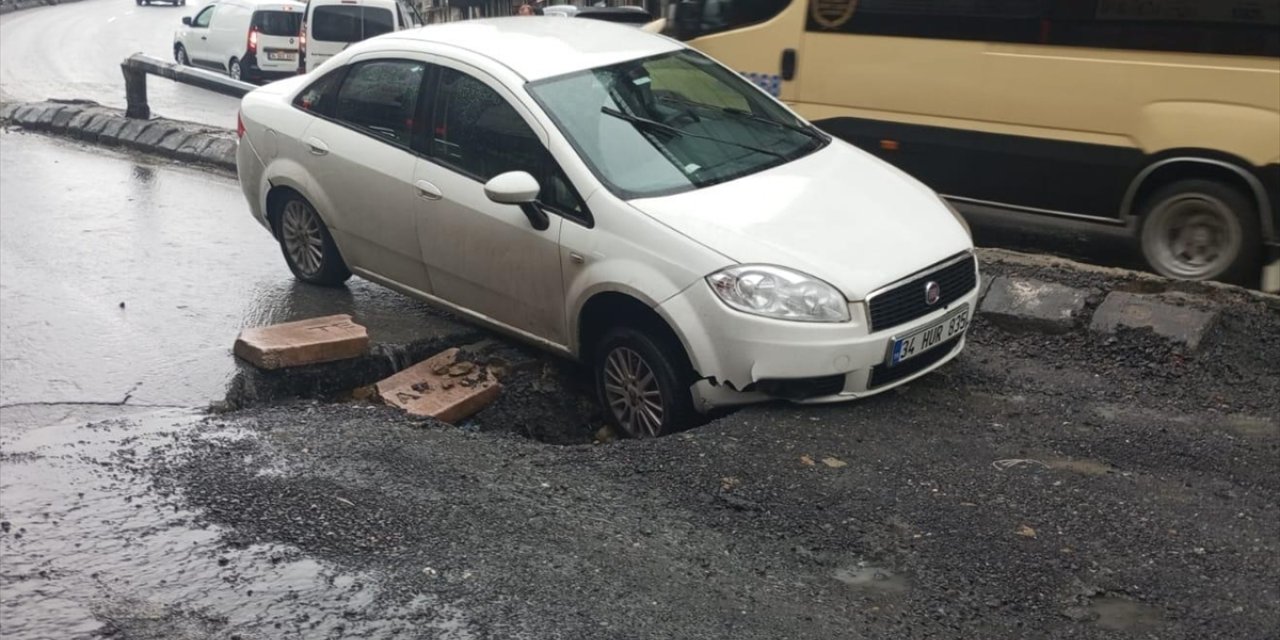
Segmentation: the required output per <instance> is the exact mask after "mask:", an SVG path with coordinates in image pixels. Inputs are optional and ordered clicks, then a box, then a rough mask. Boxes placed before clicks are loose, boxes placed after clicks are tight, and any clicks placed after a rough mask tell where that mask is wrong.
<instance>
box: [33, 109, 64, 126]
mask: <svg viewBox="0 0 1280 640" xmlns="http://www.w3.org/2000/svg"><path fill="white" fill-rule="evenodd" d="M65 108H66V105H61V104H51V105H45V107H44V108H43V109H42V110H41V112H40V119H38V120H36V126H37V127H40V128H42V129H49V128H52V125H53V118H54V117H55V116H57V115H58V112H60V111H62V110H63V109H65Z"/></svg>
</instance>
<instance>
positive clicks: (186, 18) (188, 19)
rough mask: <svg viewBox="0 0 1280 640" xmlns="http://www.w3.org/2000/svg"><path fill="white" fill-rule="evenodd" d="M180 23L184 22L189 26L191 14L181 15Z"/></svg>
mask: <svg viewBox="0 0 1280 640" xmlns="http://www.w3.org/2000/svg"><path fill="white" fill-rule="evenodd" d="M182 24H185V25H187V26H188V27H189V26H191V16H183V17H182Z"/></svg>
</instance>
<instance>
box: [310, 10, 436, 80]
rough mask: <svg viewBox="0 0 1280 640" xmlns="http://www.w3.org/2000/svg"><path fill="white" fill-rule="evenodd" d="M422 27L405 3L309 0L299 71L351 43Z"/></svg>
mask: <svg viewBox="0 0 1280 640" xmlns="http://www.w3.org/2000/svg"><path fill="white" fill-rule="evenodd" d="M423 24H425V22H424V21H423V19H422V16H420V15H419V14H418V10H417V9H415V8H414V6H413V4H412V3H410V2H407V1H406V0H309V1H308V2H307V8H306V18H305V19H304V20H303V23H302V30H301V31H300V36H299V37H300V38H301V40H302V58H301V59H300V60H299V64H298V72H299V73H307V72H308V71H311V70H312V69H315V68H316V67H318V66H320V65H321V64H322V63H324V61H325V60H328V59H329V58H331V57H333V56H334V55H335V54H337V53H338V52H339V51H342V50H343V49H345V48H347V46H349V45H350V44H351V43H353V42H360V41H361V40H366V39H368V38H372V37H374V36H379V35H382V34H384V33H389V32H392V31H399V30H400V29H411V28H413V27H418V26H422V25H423Z"/></svg>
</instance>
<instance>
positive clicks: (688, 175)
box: [237, 18, 979, 436]
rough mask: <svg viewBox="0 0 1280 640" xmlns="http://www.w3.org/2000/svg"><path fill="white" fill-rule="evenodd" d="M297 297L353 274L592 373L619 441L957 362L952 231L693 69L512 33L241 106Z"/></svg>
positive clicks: (405, 41) (247, 173)
mask: <svg viewBox="0 0 1280 640" xmlns="http://www.w3.org/2000/svg"><path fill="white" fill-rule="evenodd" d="M239 133H240V147H239V152H238V156H237V160H238V164H239V174H240V183H241V186H242V188H243V190H244V194H245V197H246V198H247V199H248V201H249V206H250V208H251V210H252V212H253V215H254V216H255V217H256V218H257V219H258V220H259V221H260V222H261V223H262V224H263V225H264V226H265V227H266V228H268V229H270V230H271V233H272V234H274V236H275V237H276V238H277V239H278V240H279V242H280V245H281V247H282V249H283V253H284V257H285V261H286V262H287V263H288V265H289V268H290V269H291V270H292V271H293V273H294V274H295V276H296V277H298V278H299V279H301V280H303V281H306V282H310V283H315V284H321V285H338V284H340V283H342V282H344V281H345V280H346V279H347V278H348V277H350V275H351V274H352V273H355V274H357V275H359V276H361V277H363V278H366V279H368V280H372V281H374V282H378V283H381V284H384V285H386V286H388V287H391V288H393V289H396V290H398V291H401V292H404V293H406V294H408V295H410V296H413V297H415V298H420V299H423V300H426V301H429V302H432V303H434V304H437V305H440V306H442V307H445V308H448V309H450V310H452V311H454V312H457V313H459V314H462V315H464V316H466V317H468V318H470V319H472V320H474V321H475V322H478V323H481V324H483V325H486V326H489V327H492V328H494V329H497V330H499V331H503V332H505V333H508V334H510V335H513V336H516V337H518V338H521V339H524V340H527V341H529V342H531V343H534V344H537V345H539V346H541V347H544V348H546V349H548V350H550V351H553V352H556V353H559V354H562V355H564V356H567V357H570V358H576V359H579V360H581V361H583V362H585V363H588V364H589V365H590V366H591V368H592V370H593V372H594V376H595V381H596V386H597V389H598V391H599V396H600V401H601V403H602V405H603V406H604V407H605V409H606V414H608V415H609V416H610V417H611V418H612V419H613V420H614V421H615V422H616V423H617V425H618V426H620V427H621V428H622V429H623V430H625V432H627V433H628V434H631V435H634V436H656V435H661V434H663V433H666V432H669V431H670V430H672V429H677V428H680V427H681V426H684V425H687V424H688V423H690V422H691V421H693V420H694V419H695V418H696V413H697V412H705V411H706V410H708V409H711V408H713V407H718V406H727V405H733V404H741V403H745V402H750V401H755V400H761V399H766V398H785V399H789V400H794V401H804V402H828V401H837V400H845V399H851V398H857V397H862V396H867V395H870V394H874V393H878V392H880V391H884V390H885V389H889V388H891V387H893V386H895V385H898V384H901V383H903V382H906V381H908V380H911V379H913V378H915V377H918V376H920V375H923V374H924V373H926V372H928V371H930V370H932V369H934V368H936V367H938V366H939V365H941V364H943V363H944V362H946V361H948V360H950V359H951V358H953V357H954V356H955V355H956V354H957V353H959V351H960V350H961V348H962V347H963V346H964V336H965V329H966V327H967V326H968V323H969V319H970V316H971V314H972V313H973V305H974V301H975V299H976V296H977V291H978V277H979V276H978V270H977V262H976V260H975V259H974V256H973V252H972V251H973V244H972V240H971V239H970V236H969V233H968V230H967V228H966V226H965V225H964V222H963V220H962V219H961V218H960V217H959V216H958V215H956V214H955V212H954V211H953V210H951V209H950V208H949V207H948V206H947V205H946V204H944V203H943V202H942V201H941V200H940V199H939V198H938V196H937V195H936V194H934V192H932V191H931V190H929V189H928V188H926V187H925V186H923V185H921V184H920V183H919V182H917V181H915V180H914V179H912V178H910V177H908V176H907V175H905V174H903V173H902V172H900V171H898V170H896V169H894V168H892V167H890V166H889V165H887V164H885V163H883V162H881V161H879V160H877V159H875V158H873V157H871V156H869V155H867V154H866V153H863V152H862V151H859V150H857V149H856V148H854V147H852V146H850V145H848V144H845V143H844V142H841V141H839V140H834V139H832V138H831V137H829V136H827V135H826V134H824V133H822V132H820V131H818V130H817V129H815V128H814V127H813V126H812V125H811V124H809V123H807V122H805V121H804V120H803V119H801V118H800V117H798V116H796V115H795V114H794V113H792V112H791V111H790V110H789V109H788V108H787V107H785V106H783V105H782V104H780V103H779V102H777V101H776V100H774V99H773V98H771V97H770V96H769V95H768V94H766V93H764V92H763V91H761V90H759V89H758V88H757V87H756V86H755V85H753V84H751V83H750V82H748V81H746V80H744V79H743V78H742V77H741V76H739V75H738V74H736V73H734V72H733V71H732V70H730V69H727V68H725V67H723V66H722V65H720V64H719V63H717V62H715V61H714V60H711V59H709V58H707V57H706V56H704V55H702V54H700V53H697V52H695V51H693V50H691V49H689V48H686V47H684V46H682V45H681V44H679V43H677V42H675V41H672V40H670V39H667V38H663V37H660V36H656V35H652V34H649V33H645V32H642V31H639V30H636V29H633V28H628V27H625V26H619V25H614V24H609V23H606V22H597V21H594V20H553V19H541V18H501V19H495V20H476V21H467V22H461V23H453V24H448V25H440V26H429V27H425V28H421V29H415V30H409V31H399V32H395V33H391V34H387V35H384V36H380V37H377V38H374V39H371V40H368V41H365V42H362V43H359V44H355V45H352V46H351V47H350V48H348V49H347V50H345V51H343V52H342V53H341V54H339V55H337V56H335V57H334V58H333V59H332V60H330V61H328V62H326V63H325V64H324V65H323V66H321V67H320V68H318V69H316V70H315V71H313V72H312V73H310V74H308V75H306V76H299V77H297V78H293V79H289V80H284V81H281V82H276V83H273V84H270V85H268V86H265V87H263V88H261V89H258V90H256V91H254V92H252V93H250V94H249V95H247V96H246V97H245V98H244V101H243V103H242V105H241V114H240V123H239Z"/></svg>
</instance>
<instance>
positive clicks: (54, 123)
mask: <svg viewBox="0 0 1280 640" xmlns="http://www.w3.org/2000/svg"><path fill="white" fill-rule="evenodd" d="M81 113H84V107H83V106H80V105H74V104H69V105H67V106H65V107H63V108H62V110H61V111H59V112H58V113H57V114H55V115H54V116H53V120H51V121H50V122H49V127H50V128H51V129H53V130H54V131H66V130H67V124H68V123H70V122H71V119H72V118H74V117H76V116H78V115H80V114H81Z"/></svg>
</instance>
